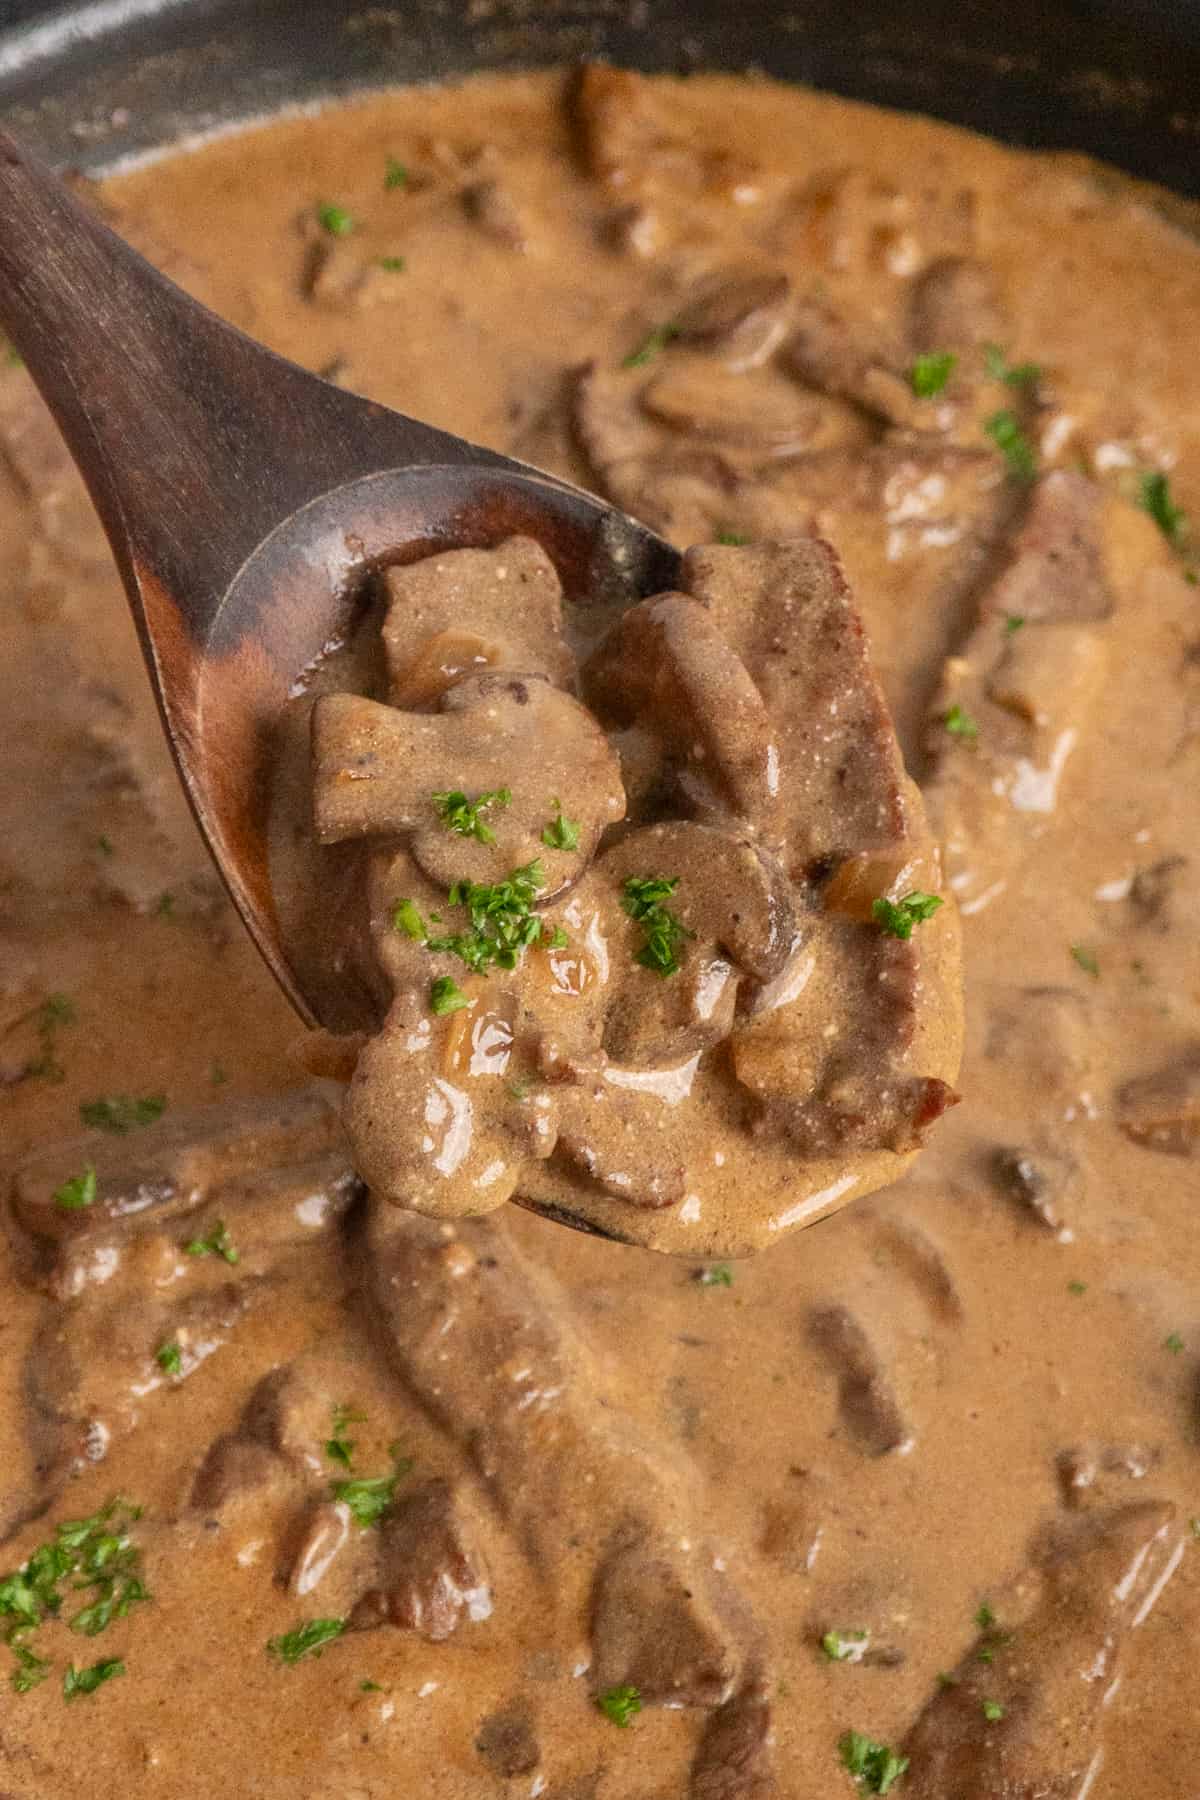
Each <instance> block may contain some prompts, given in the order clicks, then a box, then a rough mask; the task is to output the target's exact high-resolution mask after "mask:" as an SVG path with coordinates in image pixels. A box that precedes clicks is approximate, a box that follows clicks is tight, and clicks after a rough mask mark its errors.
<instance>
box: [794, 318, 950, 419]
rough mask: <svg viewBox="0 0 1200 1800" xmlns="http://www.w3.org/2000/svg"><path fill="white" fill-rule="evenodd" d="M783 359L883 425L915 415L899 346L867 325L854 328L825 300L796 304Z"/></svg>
mask: <svg viewBox="0 0 1200 1800" xmlns="http://www.w3.org/2000/svg"><path fill="white" fill-rule="evenodd" d="M786 361H787V363H788V366H789V367H790V368H791V369H792V370H793V372H794V373H795V374H796V375H798V376H799V378H800V380H801V381H803V382H806V383H807V384H808V386H810V387H814V388H817V389H819V390H820V391H821V392H822V393H825V394H833V395H835V396H837V397H838V398H839V399H842V400H849V401H852V402H853V403H854V405H855V406H860V407H862V409H863V411H864V412H867V413H870V414H872V415H873V416H874V417H876V418H879V419H882V420H883V421H884V422H885V423H887V424H889V425H897V426H905V425H909V424H912V423H913V422H914V419H915V418H916V417H917V416H918V408H917V405H916V397H915V396H914V394H913V391H912V387H911V386H910V384H909V381H908V379H907V373H906V370H905V367H904V352H903V349H902V348H901V346H900V345H899V344H898V343H896V342H891V343H888V342H886V341H885V340H884V339H883V338H881V337H880V336H879V334H878V333H876V332H872V330H871V328H870V327H859V328H857V329H856V328H855V326H854V325H852V324H851V323H850V322H849V321H848V320H847V319H846V318H844V317H843V316H842V315H841V314H840V313H837V312H835V311H834V310H833V308H832V307H831V306H830V305H829V304H828V303H826V302H822V301H819V300H808V301H806V302H804V303H803V304H802V305H800V306H799V307H798V308H797V311H796V330H795V333H794V334H793V336H792V338H791V339H790V341H789V343H788V347H787V356H786Z"/></svg>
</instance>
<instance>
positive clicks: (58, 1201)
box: [54, 1163, 96, 1212]
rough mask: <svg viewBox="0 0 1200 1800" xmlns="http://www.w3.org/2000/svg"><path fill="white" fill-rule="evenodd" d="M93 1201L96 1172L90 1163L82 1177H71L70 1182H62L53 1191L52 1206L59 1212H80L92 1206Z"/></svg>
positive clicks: (94, 1197)
mask: <svg viewBox="0 0 1200 1800" xmlns="http://www.w3.org/2000/svg"><path fill="white" fill-rule="evenodd" d="M95 1199H96V1171H95V1169H93V1167H92V1165H91V1163H89V1164H88V1166H87V1168H86V1169H85V1170H84V1171H83V1173H82V1175H73V1176H72V1177H71V1180H70V1181H64V1182H63V1184H62V1186H61V1187H60V1188H55V1190H54V1204H55V1206H57V1207H58V1209H59V1211H60V1212H82V1211H83V1210H84V1208H85V1207H87V1206H92V1205H94V1204H95Z"/></svg>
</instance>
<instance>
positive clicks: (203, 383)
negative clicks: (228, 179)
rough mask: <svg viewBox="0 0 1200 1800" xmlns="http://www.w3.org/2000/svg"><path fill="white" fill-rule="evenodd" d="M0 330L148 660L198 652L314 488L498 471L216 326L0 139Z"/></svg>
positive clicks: (452, 441)
mask: <svg viewBox="0 0 1200 1800" xmlns="http://www.w3.org/2000/svg"><path fill="white" fill-rule="evenodd" d="M0 330H3V332H4V333H5V334H6V335H7V336H8V337H9V338H10V339H11V341H12V344H13V346H14V347H15V349H16V350H17V352H18V353H19V354H20V356H21V358H22V359H23V361H24V362H25V364H26V366H27V367H28V369H29V372H30V374H31V375H32V377H33V379H34V381H35V383H36V384H37V386H38V388H39V389H40V391H41V393H42V396H43V398H44V399H45V401H46V402H47V404H48V405H49V407H50V410H51V412H52V413H53V414H54V417H55V420H56V422H57V424H58V426H59V429H60V430H61V431H62V434H63V436H64V438H65V439H66V442H67V445H68V448H69V449H70V451H71V454H72V456H73V457H74V459H75V461H76V463H77V464H78V466H79V468H80V470H81V472H82V474H83V476H84V479H85V481H86V482H87V485H88V488H89V490H90V492H91V495H92V499H93V501H94V502H95V505H96V509H97V511H98V513H99V514H100V518H101V520H102V522H103V524H104V527H105V529H106V531H107V533H108V536H109V539H110V540H111V543H112V547H113V552H114V554H115V556H116V559H117V563H118V566H119V568H120V570H121V574H122V576H123V578H124V581H125V586H126V590H127V592H128V594H129V599H130V603H131V605H132V607H133V611H134V615H135V617H136V619H137V622H138V626H139V629H140V631H141V633H142V637H143V641H144V642H146V647H147V651H148V654H150V655H151V660H152V662H153V660H154V653H153V650H152V649H151V645H150V642H149V641H148V640H150V639H154V638H159V641H160V642H161V641H162V640H161V637H160V634H161V633H162V632H164V631H166V632H168V633H169V634H170V635H171V636H173V637H175V638H177V637H178V633H179V630H180V628H181V627H182V629H183V630H184V631H185V632H186V634H187V636H188V637H189V638H190V639H191V641H192V642H193V643H194V644H198V643H201V642H203V641H204V638H205V635H206V632H207V630H208V627H209V625H210V624H211V621H212V618H213V616H214V614H215V611H216V609H217V608H218V607H219V605H220V602H221V598H222V596H223V595H224V593H225V591H226V589H227V588H228V586H229V584H230V582H231V581H232V579H233V577H234V575H235V574H236V572H237V570H238V569H239V568H240V567H241V565H242V563H243V562H244V561H245V558H246V557H247V556H248V555H249V554H250V552H251V551H252V550H253V549H254V548H255V546H256V545H258V544H259V543H260V542H261V541H262V539H263V538H264V537H266V536H267V534H268V533H269V532H271V531H272V530H273V529H274V528H275V526H276V525H277V524H278V523H279V522H280V521H281V520H282V519H285V518H287V517H288V515H289V514H291V513H292V512H294V511H295V510H296V508H297V507H299V506H303V505H304V504H305V503H306V502H308V501H309V500H311V499H313V498H314V497H315V496H316V495H318V494H322V493H325V492H327V491H328V490H329V489H331V488H334V487H338V486H340V485H341V484H342V483H343V482H347V481H353V480H356V479H357V478H359V477H360V476H362V475H365V474H369V473H372V472H373V471H375V470H378V469H381V468H405V467H411V466H413V465H416V464H429V463H439V464H445V463H467V462H472V463H493V462H494V463H501V462H502V461H503V459H502V458H499V457H496V456H495V455H494V453H493V454H489V453H488V452H486V451H482V450H479V449H477V448H476V447H475V446H473V445H470V444H467V443H465V442H464V441H463V440H462V439H460V438H455V437H452V436H450V435H449V434H448V433H445V432H440V431H436V430H434V429H433V428H432V427H431V426H427V425H422V424H420V423H419V422H417V421H416V420H412V419H408V418H405V417H404V416H403V415H402V414H399V413H395V412H391V411H390V410H388V409H387V408H385V407H381V406H375V405H372V404H371V403H370V402H368V401H366V400H362V399H360V398H358V397H357V396H355V395H352V394H348V393H345V392H343V391H342V390H341V389H340V388H336V387H333V386H331V385H330V384H329V383H327V382H324V381H321V380H319V379H318V378H317V377H316V376H314V375H310V374H309V373H308V372H307V371H306V370H303V369H301V368H298V367H297V366H296V365H295V364H294V363H290V362H287V361H286V360H284V359H283V358H282V357H278V356H275V355H274V354H273V353H272V352H270V351H269V350H265V349H264V348H263V347H262V346H261V345H259V344H256V343H254V341H253V340H252V339H250V338H248V337H246V336H245V335H244V334H243V333H242V332H240V331H237V330H235V329H234V328H233V327H232V326H230V325H226V324H225V323H224V322H223V321H222V320H220V319H218V318H217V317H216V315H215V314H213V313H211V312H209V311H208V310H207V308H205V307H203V306H201V305H200V304H199V303H198V302H197V301H194V300H192V299H190V298H189V296H188V295H186V294H185V293H183V291H182V290H181V289H180V288H178V287H176V286H175V284H174V283H173V282H171V281H169V280H167V278H166V277H165V276H163V275H161V274H159V272H158V271H157V270H156V269H153V268H152V267H151V266H150V264H149V263H148V262H146V261H145V259H144V258H143V257H141V256H139V255H138V253H137V252H136V251H135V250H133V249H132V248H131V247H130V246H129V245H128V244H126V243H125V242H124V241H123V240H122V239H121V238H119V237H118V236H117V235H116V234H115V233H114V232H113V231H111V230H110V229H109V228H108V226H107V225H105V224H104V223H103V221H102V220H101V219H100V218H99V217H98V216H97V214H96V213H95V212H93V211H92V210H91V209H90V208H89V207H88V206H86V205H85V204H83V203H82V202H81V201H80V200H79V199H77V198H76V197H75V195H74V194H73V193H72V192H71V191H70V190H69V189H68V188H67V187H66V186H65V185H64V184H63V183H62V182H61V181H60V180H59V179H58V178H57V176H55V175H53V174H52V173H51V172H50V170H49V169H47V168H45V167H43V166H42V165H41V164H39V163H38V162H37V161H36V160H35V159H34V158H32V157H30V156H29V155H27V154H26V152H25V151H24V150H23V149H22V148H21V147H20V145H18V144H17V143H16V142H15V140H14V139H13V138H11V137H10V136H9V135H8V134H7V133H5V132H3V131H0Z"/></svg>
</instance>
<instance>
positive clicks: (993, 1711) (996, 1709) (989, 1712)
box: [983, 1700, 1004, 1725]
mask: <svg viewBox="0 0 1200 1800" xmlns="http://www.w3.org/2000/svg"><path fill="white" fill-rule="evenodd" d="M983 1716H984V1718H985V1719H986V1720H987V1722H988V1724H989V1725H994V1724H995V1723H996V1721H997V1719H1002V1718H1003V1717H1004V1708H1003V1707H1002V1706H1001V1704H1000V1702H999V1701H998V1700H985V1701H984V1702H983Z"/></svg>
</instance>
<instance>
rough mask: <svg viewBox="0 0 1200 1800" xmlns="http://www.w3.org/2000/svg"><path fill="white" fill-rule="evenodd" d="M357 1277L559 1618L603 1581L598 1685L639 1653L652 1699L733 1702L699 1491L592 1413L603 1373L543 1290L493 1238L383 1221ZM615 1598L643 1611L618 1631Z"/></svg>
mask: <svg viewBox="0 0 1200 1800" xmlns="http://www.w3.org/2000/svg"><path fill="white" fill-rule="evenodd" d="M363 1274H364V1279H365V1284H366V1295H367V1301H368V1305H369V1307H370V1309H371V1318H372V1323H373V1326H374V1328H375V1330H376V1331H377V1333H378V1338H379V1342H380V1343H381V1346H382V1348H383V1350H384V1353H385V1355H386V1356H387V1357H388V1359H389V1361H390V1363H391V1365H392V1367H393V1369H394V1370H395V1372H396V1374H397V1376H398V1377H399V1378H400V1380H401V1381H402V1382H403V1384H404V1385H405V1387H406V1388H407V1389H408V1391H409V1392H410V1394H411V1395H412V1396H413V1398H414V1399H416V1400H417V1401H418V1402H419V1403H420V1404H421V1405H422V1406H424V1407H425V1408H427V1409H428V1411H429V1412H430V1414H431V1415H432V1416H433V1418H434V1419H435V1420H436V1422H437V1423H438V1424H439V1425H440V1426H441V1428H442V1429H443V1430H444V1431H445V1432H446V1433H447V1434H448V1435H449V1436H450V1437H451V1438H452V1440H453V1441H454V1442H456V1443H457V1444H459V1445H460V1446H461V1448H462V1449H463V1450H464V1451H465V1452H466V1454H467V1455H468V1457H469V1458H470V1461H471V1462H472V1464H473V1465H474V1468H475V1471H476V1473H477V1474H478V1476H479V1478H480V1480H481V1481H482V1482H483V1484H484V1487H485V1488H486V1490H487V1492H488V1494H489V1496H490V1498H491V1500H492V1503H493V1505H494V1506H495V1507H496V1509H497V1511H498V1513H499V1515H500V1517H501V1518H502V1519H503V1520H504V1521H505V1523H506V1525H507V1526H508V1528H509V1530H510V1531H511V1532H512V1533H513V1534H514V1536H515V1538H516V1540H517V1542H518V1543H519V1544H520V1545H521V1546H522V1548H523V1549H524V1551H525V1553H526V1554H527V1555H528V1556H529V1558H530V1559H531V1561H532V1562H533V1564H534V1565H535V1566H536V1567H537V1568H538V1569H540V1570H542V1571H543V1572H544V1573H545V1574H546V1575H547V1576H551V1577H552V1578H553V1584H554V1598H555V1603H556V1605H557V1606H559V1607H561V1608H563V1609H564V1610H565V1613H566V1616H568V1617H570V1616H571V1608H572V1606H573V1605H575V1604H578V1605H579V1606H580V1607H582V1606H584V1605H585V1604H586V1602H587V1596H588V1592H589V1590H590V1589H591V1585H592V1582H591V1576H590V1573H589V1570H590V1568H591V1567H593V1566H598V1567H600V1568H601V1570H602V1573H601V1574H600V1575H599V1576H598V1577H597V1581H598V1585H597V1588H596V1592H595V1595H594V1598H593V1601H592V1608H593V1610H592V1617H593V1620H594V1621H596V1622H597V1624H594V1630H596V1629H597V1627H598V1628H600V1629H603V1631H604V1633H605V1642H604V1645H603V1647H602V1646H601V1644H600V1643H599V1641H598V1640H597V1641H596V1642H595V1644H594V1655H595V1656H596V1657H599V1656H601V1655H603V1656H604V1657H605V1659H606V1660H605V1663H604V1667H605V1669H606V1670H607V1669H609V1668H610V1667H611V1668H614V1669H615V1668H616V1666H617V1663H618V1662H620V1661H621V1660H622V1658H623V1657H626V1656H629V1657H632V1656H634V1655H635V1653H636V1656H637V1658H638V1659H650V1658H654V1657H657V1659H658V1660H657V1661H656V1662H654V1663H653V1664H652V1663H651V1662H650V1661H649V1660H646V1661H644V1662H643V1661H642V1660H639V1661H638V1667H639V1668H640V1669H641V1672H642V1673H643V1674H644V1675H645V1676H646V1678H647V1679H650V1678H651V1677H653V1679H654V1680H655V1682H656V1683H657V1687H656V1690H655V1692H656V1697H663V1698H665V1697H666V1696H667V1693H668V1691H679V1692H681V1693H682V1692H692V1693H698V1691H699V1690H697V1689H696V1687H695V1683H696V1681H697V1680H698V1678H699V1677H698V1671H699V1670H700V1669H701V1668H705V1669H707V1670H708V1671H709V1674H708V1675H706V1676H705V1677H704V1681H705V1684H706V1685H705V1687H704V1692H706V1693H708V1694H709V1695H710V1696H711V1695H712V1694H713V1693H714V1692H715V1691H716V1689H717V1688H718V1687H720V1688H721V1689H722V1690H725V1689H726V1688H727V1686H728V1684H729V1683H730V1682H731V1681H732V1679H733V1675H734V1672H735V1671H736V1667H737V1664H738V1660H739V1657H738V1650H737V1635H736V1632H735V1631H734V1630H733V1628H732V1627H731V1626H730V1625H728V1624H726V1625H725V1627H724V1629H723V1630H722V1629H721V1628H720V1626H719V1624H718V1618H719V1613H718V1610H717V1608H718V1606H719V1596H717V1595H716V1594H715V1593H714V1591H713V1588H712V1583H711V1579H710V1577H709V1575H708V1574H707V1572H706V1563H707V1559H706V1557H705V1554H704V1553H703V1550H702V1547H701V1543H700V1535H701V1534H700V1533H699V1532H698V1531H697V1521H696V1518H695V1514H694V1500H695V1496H694V1492H693V1487H694V1480H693V1477H692V1474H691V1472H690V1471H689V1470H688V1469H687V1467H686V1465H685V1464H683V1463H681V1462H677V1461H675V1460H673V1459H670V1458H668V1457H666V1456H665V1455H664V1453H663V1452H662V1451H661V1450H660V1449H658V1448H651V1447H650V1446H649V1445H647V1444H645V1443H644V1442H643V1441H642V1438H641V1435H640V1433H639V1432H638V1430H637V1428H636V1427H635V1426H634V1424H633V1422H632V1420H630V1419H628V1418H626V1417H624V1416H623V1414H622V1413H621V1411H620V1409H619V1407H611V1406H609V1405H608V1404H606V1403H603V1402H601V1401H599V1400H598V1396H599V1395H600V1394H602V1392H603V1385H604V1384H603V1380H602V1376H601V1372H600V1368H599V1366H598V1365H597V1364H596V1362H595V1361H594V1359H593V1357H592V1354H591V1352H590V1350H589V1349H588V1347H587V1345H586V1344H585V1343H584V1341H583V1338H582V1336H581V1335H580V1333H579V1332H578V1330H577V1328H576V1326H575V1325H574V1324H573V1323H572V1322H571V1321H570V1319H569V1316H568V1314H567V1312H566V1309H565V1306H564V1302H563V1299H562V1296H561V1294H560V1293H558V1292H557V1291H556V1289H555V1287H554V1284H553V1283H552V1281H551V1280H550V1278H549V1277H548V1276H547V1275H545V1274H544V1273H543V1272H542V1271H536V1272H535V1271H534V1270H533V1269H532V1268H531V1267H530V1266H529V1265H528V1264H527V1263H526V1262H525V1260H524V1258H523V1257H522V1256H521V1255H520V1253H519V1252H518V1250H517V1249H516V1247H515V1245H514V1244H513V1243H512V1242H511V1240H510V1239H509V1238H508V1237H506V1236H505V1234H504V1232H503V1231H502V1230H501V1229H499V1228H497V1227H496V1226H493V1225H491V1224H488V1223H483V1222H466V1223H462V1224H460V1225H458V1226H456V1227H452V1226H449V1225H442V1224H438V1223H435V1222H434V1221H431V1220H426V1219H421V1218H417V1217H415V1216H414V1215H412V1214H411V1213H404V1212H398V1211H394V1210H392V1209H390V1208H387V1207H379V1208H376V1209H375V1210H374V1211H373V1213H372V1216H371V1221H370V1227H369V1231H368V1235H367V1240H366V1243H365V1246H364V1264H363ZM684 1544H686V1545H687V1546H688V1548H686V1549H685V1548H682V1547H681V1546H682V1545H684ZM618 1553H619V1554H618ZM634 1574H636V1575H637V1579H631V1577H632V1576H633V1575H634ZM618 1594H619V1595H621V1596H624V1597H626V1598H628V1600H629V1602H630V1604H631V1605H632V1604H633V1603H634V1602H636V1613H635V1614H633V1615H631V1616H630V1617H628V1618H626V1617H624V1616H623V1614H622V1611H621V1606H623V1605H624V1600H622V1602H621V1606H617V1604H616V1600H615V1596H617V1595H618ZM606 1596H607V1598H606ZM668 1617H669V1618H670V1619H671V1620H673V1621H674V1624H673V1627H672V1636H671V1637H670V1639H669V1640H668V1641H669V1643H670V1644H671V1645H672V1646H673V1648H672V1650H671V1652H670V1654H669V1655H663V1653H662V1645H661V1644H660V1643H658V1642H657V1639H656V1633H658V1632H659V1631H660V1630H661V1627H662V1621H663V1619H664V1618H668ZM636 1620H641V1621H642V1622H643V1627H644V1634H645V1635H642V1636H639V1635H638V1628H637V1626H636V1623H635V1621H636ZM631 1633H632V1635H630V1634H631ZM698 1658H699V1660H698ZM718 1671H721V1672H723V1673H718ZM616 1679H618V1680H620V1679H623V1677H621V1676H618V1677H616ZM697 1703H704V1702H697Z"/></svg>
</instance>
